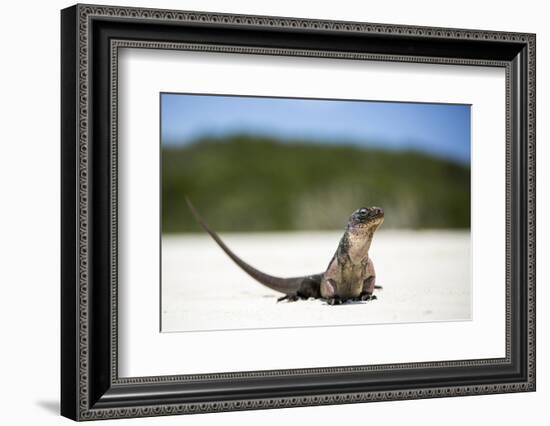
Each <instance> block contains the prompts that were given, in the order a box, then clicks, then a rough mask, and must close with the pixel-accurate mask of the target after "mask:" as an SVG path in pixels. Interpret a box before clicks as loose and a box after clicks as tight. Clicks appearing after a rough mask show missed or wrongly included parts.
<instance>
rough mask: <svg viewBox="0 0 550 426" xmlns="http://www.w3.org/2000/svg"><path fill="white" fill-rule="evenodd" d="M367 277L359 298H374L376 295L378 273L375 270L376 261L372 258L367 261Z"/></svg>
mask: <svg viewBox="0 0 550 426" xmlns="http://www.w3.org/2000/svg"><path fill="white" fill-rule="evenodd" d="M365 277H366V278H365V279H364V280H363V289H362V290H361V294H360V295H359V297H358V299H359V300H374V299H376V296H374V295H373V293H374V289H375V287H376V273H375V271H374V263H373V262H372V260H371V258H369V260H368V261H367V265H366V267H365Z"/></svg>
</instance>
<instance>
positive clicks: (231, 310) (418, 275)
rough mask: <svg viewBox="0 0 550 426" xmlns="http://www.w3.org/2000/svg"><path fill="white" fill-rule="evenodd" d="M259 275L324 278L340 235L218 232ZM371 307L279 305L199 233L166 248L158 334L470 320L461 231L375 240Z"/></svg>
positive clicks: (166, 242)
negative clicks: (376, 286) (374, 297)
mask: <svg viewBox="0 0 550 426" xmlns="http://www.w3.org/2000/svg"><path fill="white" fill-rule="evenodd" d="M221 236H222V238H223V239H224V240H225V241H226V243H227V244H228V246H229V247H230V248H231V249H232V250H233V251H234V252H235V253H237V255H239V256H240V257H242V258H243V259H244V260H245V261H247V262H248V263H250V264H251V265H253V266H255V267H256V268H258V269H260V270H262V271H264V272H266V273H268V274H271V275H276V276H281V277H289V276H299V275H306V274H312V273H318V272H323V271H324V269H325V268H326V266H327V264H328V262H329V261H330V259H331V257H332V255H333V254H334V252H335V250H336V247H337V245H338V242H339V239H340V237H341V232H299V233H254V234H222V235H221ZM370 255H371V257H372V259H373V261H374V264H375V268H376V273H377V284H379V285H381V286H383V289H381V290H377V292H376V295H377V297H378V299H377V300H373V301H368V302H355V303H347V304H343V305H338V306H330V305H327V304H326V303H325V302H324V301H321V300H307V301H297V302H279V303H277V301H276V300H277V298H278V297H279V296H281V294H279V293H277V292H274V291H272V290H270V289H268V288H266V287H263V286H262V285H260V284H259V283H257V282H256V281H255V280H253V279H252V278H250V277H249V276H248V275H247V274H246V273H244V272H243V271H242V270H241V269H240V268H238V267H237V266H236V265H235V264H234V263H233V262H232V261H231V260H230V259H229V258H228V257H227V256H226V255H225V254H224V253H223V252H222V250H221V249H220V248H219V247H218V246H217V245H216V244H215V243H214V242H213V241H212V240H211V239H210V237H209V236H207V235H206V234H205V235H201V234H185V235H183V234H182V235H169V236H164V237H163V240H162V306H161V320H162V331H163V332H183V331H205V330H230V329H252V328H275V327H278V328H280V327H311V326H337V325H353V324H373V323H374V324H378V323H402V322H424V321H463V320H470V319H471V313H472V308H471V305H472V303H471V302H472V301H471V294H472V292H471V248H470V233H469V232H465V231H397V230H396V231H392V230H389V231H386V230H380V231H379V232H377V234H376V235H375V238H374V241H373V244H372V247H371V252H370Z"/></svg>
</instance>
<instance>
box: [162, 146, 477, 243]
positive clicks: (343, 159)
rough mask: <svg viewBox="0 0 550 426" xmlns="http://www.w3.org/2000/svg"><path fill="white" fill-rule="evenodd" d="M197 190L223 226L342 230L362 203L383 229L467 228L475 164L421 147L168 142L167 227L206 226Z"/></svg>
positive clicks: (217, 225)
mask: <svg viewBox="0 0 550 426" xmlns="http://www.w3.org/2000/svg"><path fill="white" fill-rule="evenodd" d="M185 196H188V197H189V198H190V199H191V200H192V201H193V203H194V204H195V205H196V207H197V208H198V209H199V211H201V212H202V214H203V215H204V216H205V218H206V219H207V220H208V222H209V223H210V224H211V225H212V226H213V227H214V228H215V229H216V230H218V231H240V232H242V231H289V230H311V229H315V230H322V229H336V230H340V229H343V227H344V226H345V224H346V222H347V219H348V217H349V215H350V214H351V213H352V212H353V211H354V210H355V209H357V208H359V207H362V206H380V207H382V208H384V210H385V212H386V220H385V223H384V228H414V229H419V228H468V227H469V226H470V169H469V167H467V166H462V165H459V164H456V163H453V162H450V161H447V160H442V159H440V158H435V157H431V156H428V155H426V154H421V153H418V152H413V151H407V152H404V151H386V150H379V149H365V148H362V147H357V146H350V145H342V144H340V145H338V144H334V145H331V144H317V143H310V142H307V143H306V142H300V141H277V140H274V139H268V138H264V137H253V136H233V137H230V138H224V139H215V138H205V139H201V140H198V141H196V142H195V143H193V144H189V145H184V146H178V147H167V146H164V147H163V149H162V228H163V232H166V233H170V232H190V231H191V232H193V231H199V229H198V227H197V224H196V223H195V221H194V219H193V217H192V216H191V214H190V212H189V210H188V208H187V205H186V203H185V198H184V197H185Z"/></svg>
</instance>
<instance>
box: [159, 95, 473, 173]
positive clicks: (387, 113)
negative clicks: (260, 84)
mask: <svg viewBox="0 0 550 426" xmlns="http://www.w3.org/2000/svg"><path fill="white" fill-rule="evenodd" d="M161 107H162V109H161V137H162V143H163V144H169V145H178V144H187V143H191V142H193V141H194V140H195V139H197V138H199V137H202V136H219V137H223V136H226V135H230V134H235V133H245V134H260V135H266V136H272V137H276V138H281V139H301V140H306V141H307V140H311V141H314V142H318V143H319V142H320V143H346V144H354V145H362V146H372V147H377V148H386V149H391V150H406V149H407V150H408V149H412V150H417V151H422V152H425V153H428V154H432V155H435V156H438V157H443V158H448V159H451V160H454V161H457V162H460V163H462V164H470V106H469V105H449V104H420V103H400V102H371V101H340V100H316V99H291V98H260V97H241V96H212V95H186V94H167V93H163V94H162V95H161Z"/></svg>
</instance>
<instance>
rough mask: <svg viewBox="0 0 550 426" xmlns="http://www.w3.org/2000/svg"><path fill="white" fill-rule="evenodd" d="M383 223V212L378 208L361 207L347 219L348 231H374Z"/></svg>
mask: <svg viewBox="0 0 550 426" xmlns="http://www.w3.org/2000/svg"><path fill="white" fill-rule="evenodd" d="M382 222H384V210H382V209H381V208H380V207H361V208H360V209H357V210H355V211H354V212H353V214H352V215H351V217H350V219H349V223H348V229H350V230H353V231H356V232H361V231H370V232H372V231H374V230H376V228H378V227H379V226H380V225H381V224H382Z"/></svg>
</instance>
